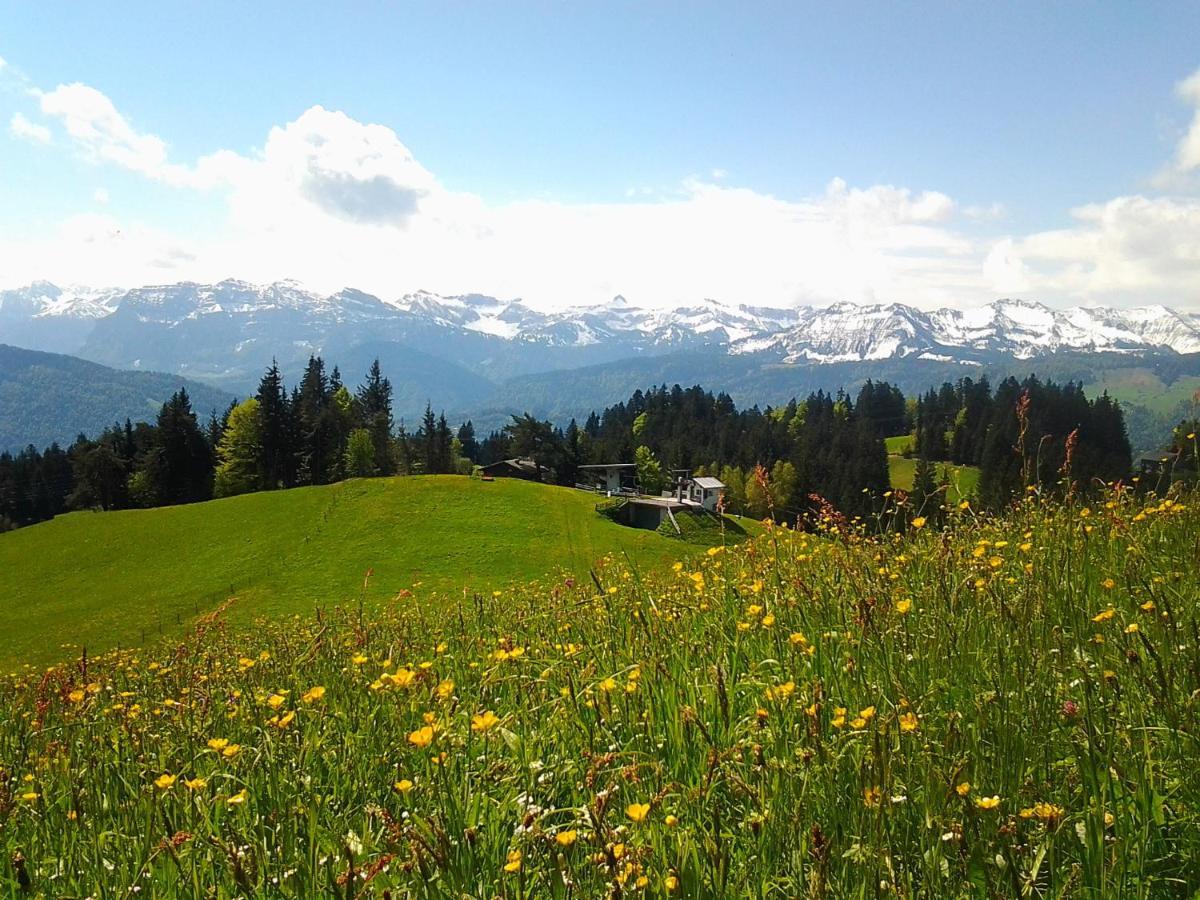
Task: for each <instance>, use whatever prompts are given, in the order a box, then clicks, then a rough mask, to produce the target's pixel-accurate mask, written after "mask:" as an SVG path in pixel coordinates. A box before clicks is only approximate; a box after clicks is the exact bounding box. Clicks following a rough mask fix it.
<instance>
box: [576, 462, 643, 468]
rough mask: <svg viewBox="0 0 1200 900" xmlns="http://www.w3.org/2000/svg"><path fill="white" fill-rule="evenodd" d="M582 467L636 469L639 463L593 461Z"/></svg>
mask: <svg viewBox="0 0 1200 900" xmlns="http://www.w3.org/2000/svg"><path fill="white" fill-rule="evenodd" d="M579 468H581V469H634V468H637V463H592V464H590V465H586V466H580V467H579Z"/></svg>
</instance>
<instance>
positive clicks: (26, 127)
mask: <svg viewBox="0 0 1200 900" xmlns="http://www.w3.org/2000/svg"><path fill="white" fill-rule="evenodd" d="M8 130H9V132H10V133H11V134H12V136H13V137H18V138H23V139H24V140H27V141H33V142H34V143H36V144H48V143H50V129H49V128H47V127H46V126H45V125H38V124H37V123H36V122H31V121H29V119H27V118H26V117H25V116H24V115H22V114H21V113H19V112H18V113H13V117H12V119H10V120H9V123H8Z"/></svg>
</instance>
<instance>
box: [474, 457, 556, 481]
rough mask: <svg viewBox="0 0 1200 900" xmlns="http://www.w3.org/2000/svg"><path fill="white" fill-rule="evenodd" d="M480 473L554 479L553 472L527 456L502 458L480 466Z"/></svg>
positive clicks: (528, 478)
mask: <svg viewBox="0 0 1200 900" xmlns="http://www.w3.org/2000/svg"><path fill="white" fill-rule="evenodd" d="M479 473H480V474H481V475H483V476H485V477H490V478H523V479H524V480H526V481H547V480H553V472H551V471H550V470H549V469H547V468H544V467H539V466H538V464H537V463H536V462H534V461H533V460H532V459H530V458H529V457H527V456H518V457H516V458H514V459H502V460H499V461H497V462H494V463H489V464H488V465H486V466H480V467H479Z"/></svg>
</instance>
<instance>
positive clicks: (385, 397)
mask: <svg viewBox="0 0 1200 900" xmlns="http://www.w3.org/2000/svg"><path fill="white" fill-rule="evenodd" d="M391 407H392V387H391V384H390V383H389V381H388V379H387V378H386V377H384V376H383V374H382V372H381V371H380V367H379V363H378V361H376V362H375V364H374V365H372V367H371V369H370V371H368V372H367V374H366V377H365V379H364V380H363V382H362V383H361V384H360V385H359V386H358V387H357V388H356V389H354V390H351V389H350V388H349V387H347V386H346V385H345V384H343V383H342V379H341V375H340V373H339V372H338V370H337V368H336V367H335V368H334V369H333V370H332V372H328V373H327V372H326V369H325V364H324V362H323V361H322V360H321V359H320V358H319V357H313V358H311V359H310V360H309V363H308V366H307V367H306V369H305V371H304V374H303V377H302V378H301V380H300V383H299V384H298V385H296V386H295V387H294V388H293V389H292V390H291V391H288V390H287V388H286V386H285V384H284V382H283V378H282V376H281V374H280V372H279V369H278V367H277V366H275V365H272V366H271V367H270V368H269V369H268V370H267V371H266V373H265V374H264V375H263V378H262V380H261V382H260V383H259V386H258V390H257V391H256V392H255V394H254V396H253V397H249V398H247V399H245V400H243V401H242V402H240V403H236V404H233V405H231V406H230V408H229V409H227V410H225V411H224V413H223V414H221V415H217V414H215V413H214V414H213V415H212V416H211V417H210V418H209V420H208V421H207V423H204V424H202V423H201V422H200V421H199V420H198V418H197V416H196V414H195V412H194V411H193V410H192V407H191V402H190V399H189V398H188V395H187V393H186V392H185V391H180V392H178V393H177V394H175V395H174V396H172V397H171V399H170V400H168V401H167V402H166V403H165V404H163V407H162V409H161V411H160V412H159V414H158V417H157V419H156V421H155V422H154V423H151V424H147V423H137V424H133V423H130V422H129V421H126V422H125V424H124V425H123V426H120V425H114V426H112V427H110V428H109V429H107V430H105V431H104V432H103V433H102V434H100V435H99V436H97V437H95V438H88V437H85V436H83V435H80V437H79V438H78V439H77V440H76V441H75V442H74V443H73V444H72V445H71V446H70V447H69V448H67V449H66V450H63V449H62V448H60V447H59V446H58V445H57V444H56V445H52V446H51V447H49V448H47V449H46V450H45V451H44V452H42V453H39V452H38V451H37V450H35V449H34V448H33V447H29V448H27V449H26V450H25V451H23V452H21V453H19V454H16V455H15V456H14V455H11V454H2V455H0V528H4V527H15V526H18V525H24V524H28V523H30V522H36V521H40V520H42V519H46V518H49V517H51V516H53V515H55V514H57V513H59V512H62V511H64V510H67V509H84V508H99V509H120V508H124V507H131V506H156V505H162V504H172V503H188V502H193V501H197V500H204V499H208V498H210V497H214V496H216V497H222V496H230V495H233V494H240V493H246V492H249V491H258V490H272V489H276V488H287V487H294V486H298V485H310V484H325V483H329V482H333V481H337V480H340V479H343V478H348V477H365V476H372V475H395V474H400V475H406V474H417V473H431V474H438V473H455V472H457V473H467V472H470V471H471V470H472V467H473V466H474V465H477V464H487V463H490V462H494V461H496V460H500V459H505V458H509V457H514V456H522V457H529V458H532V459H533V460H534V461H535V462H536V463H537V465H538V466H539V467H541V468H542V469H543V470H544V473H545V480H554V481H557V482H559V483H561V484H575V483H576V482H577V481H578V480H579V467H580V466H581V465H586V464H589V463H609V462H631V461H632V462H636V463H637V465H638V472H639V478H640V481H641V483H642V485H643V488H644V489H646V490H648V491H655V490H657V489H659V488H661V487H665V486H667V485H668V484H669V483H670V481H671V473H672V470H676V469H687V470H690V471H693V472H696V473H699V474H703V473H705V472H707V473H709V474H712V475H715V476H716V477H719V478H720V479H721V480H722V481H724V482H725V484H726V486H727V491H726V505H727V507H728V508H729V509H731V510H732V511H735V512H744V513H747V514H750V515H755V516H759V515H763V514H765V513H766V512H767V511H769V510H774V511H776V513H777V514H779V515H781V516H788V517H790V516H792V515H795V514H796V513H797V512H798V511H801V510H803V509H805V508H809V507H810V506H811V505H812V504H813V503H816V502H818V501H817V500H816V498H817V497H820V498H822V499H823V500H825V501H828V502H829V503H831V504H833V505H834V506H835V507H837V508H838V509H839V510H840V511H841V512H842V513H844V514H846V515H850V516H852V515H867V514H869V513H871V512H873V511H874V505H875V503H876V502H877V498H878V497H879V496H880V495H881V494H883V493H884V492H885V491H887V490H888V489H889V487H890V484H889V477H888V460H887V453H886V450H885V447H884V441H883V439H884V438H885V437H888V436H892V435H898V434H906V433H910V430H911V433H912V434H913V435H914V441H913V451H912V452H913V453H914V454H915V455H916V457H917V460H918V462H917V471H916V479H915V485H914V493H915V494H916V498H915V501H916V504H917V505H919V506H920V505H930V504H934V503H940V502H941V501H942V500H943V499H944V496H945V485H944V484H938V483H936V479H935V476H934V473H935V467H936V465H937V464H938V463H945V462H951V463H956V464H960V465H973V466H978V467H979V469H980V471H981V477H980V483H979V499H980V500H981V501H982V502H983V503H984V504H985V505H988V506H993V507H998V506H1000V505H1003V504H1004V503H1006V502H1008V500H1009V499H1010V498H1011V497H1012V496H1013V495H1014V494H1017V493H1019V492H1020V491H1021V490H1022V489H1023V488H1024V486H1025V485H1027V484H1040V485H1043V486H1045V487H1058V486H1062V485H1065V484H1070V485H1073V486H1075V487H1076V488H1079V487H1083V488H1086V487H1087V485H1089V484H1091V483H1093V482H1095V481H1098V480H1104V481H1112V480H1116V479H1119V478H1124V477H1126V476H1127V475H1128V474H1129V472H1130V468H1131V460H1130V449H1129V441H1128V438H1127V437H1126V434H1125V426H1124V420H1123V417H1122V414H1121V410H1120V408H1119V406H1118V405H1117V404H1116V403H1115V402H1114V401H1112V400H1111V399H1110V398H1109V397H1108V396H1107V395H1103V396H1101V397H1098V398H1096V399H1095V400H1089V399H1088V398H1087V397H1085V396H1084V394H1083V391H1082V389H1081V387H1080V386H1079V385H1076V384H1066V385H1061V386H1060V385H1056V384H1054V383H1051V382H1041V381H1039V380H1038V379H1036V378H1029V379H1026V380H1025V381H1023V382H1018V381H1016V380H1015V379H1011V378H1010V379H1006V380H1005V381H1003V382H1001V383H1000V385H999V386H998V387H997V388H996V389H995V391H993V390H992V388H991V386H990V384H989V383H988V381H987V380H986V378H984V379H979V380H978V381H976V380H973V379H970V378H964V379H961V380H960V381H959V382H957V383H956V384H945V385H943V386H942V387H941V388H940V389H938V390H931V391H929V392H927V393H926V394H924V395H922V396H920V397H918V398H914V399H911V400H906V398H905V397H904V395H903V394H902V393H901V392H900V391H899V390H898V389H896V388H895V387H894V386H892V385H889V384H887V383H875V382H867V384H865V385H864V386H863V387H862V388H861V390H860V391H859V392H858V394H857V395H856V396H855V397H853V398H851V397H850V396H849V395H847V394H845V393H844V392H838V393H837V394H828V393H825V392H824V391H818V392H816V393H813V394H810V395H809V396H808V397H807V398H806V399H804V400H803V401H796V400H792V401H791V402H789V403H787V404H785V405H782V406H778V407H766V408H762V409H760V408H759V407H758V406H752V407H750V408H748V409H742V410H739V409H738V408H737V407H736V405H735V404H734V402H733V400H732V398H730V397H729V395H728V394H724V393H719V394H715V395H714V394H713V393H711V392H709V391H705V390H704V389H703V388H701V387H699V386H697V387H692V388H687V389H684V388H681V387H680V386H678V385H676V386H674V387H671V388H668V387H666V386H665V385H664V386H661V387H657V388H652V389H651V390H649V391H645V392H643V391H636V392H635V393H634V394H633V396H632V397H630V398H629V400H628V401H625V402H622V403H617V404H614V405H613V406H610V407H608V408H607V409H605V410H603V411H602V412H600V413H596V412H593V413H591V414H590V415H589V416H588V417H587V419H586V420H585V421H584V423H583V425H582V426H580V425H579V423H578V422H577V421H576V420H574V419H573V420H571V422H570V423H569V424H568V425H567V427H566V428H565V429H564V428H559V427H556V426H555V425H553V424H552V423H550V422H545V421H541V420H539V419H537V418H535V417H533V416H530V415H528V414H525V415H523V416H514V417H513V419H512V422H511V423H510V424H509V425H508V426H506V427H505V428H503V429H500V430H496V431H493V432H492V433H490V434H488V435H487V436H486V437H485V438H484V439H482V440H477V439H476V436H475V431H474V427H473V425H472V423H471V422H470V421H467V422H465V423H463V424H462V425H461V426H460V427H459V428H458V429H457V430H456V431H452V430H451V427H450V425H449V423H448V422H447V420H446V417H445V415H435V414H434V412H433V409H432V407H431V406H429V405H427V406H426V409H425V414H424V416H423V417H422V419H421V422H420V423H419V425H418V427H417V429H416V431H415V432H412V433H411V434H410V433H409V431H408V430H407V429H406V428H405V425H404V422H403V421H401V422H399V423H397V422H395V421H394V420H393V417H392V411H391ZM1194 430H1195V429H1194V427H1193V428H1192V429H1191V431H1190V432H1186V433H1193V432H1194ZM1183 433H1185V432H1182V431H1181V432H1180V434H1183ZM1190 446H1191V452H1192V454H1193V456H1194V455H1195V442H1194V440H1193V441H1192V444H1191V445H1190ZM1184 449H1186V448H1184ZM760 467H761V468H760ZM756 471H757V472H758V473H759V475H758V476H757V477H756V475H755V472H756ZM764 472H765V473H769V477H768V478H763V477H761V476H762V474H763V473H764Z"/></svg>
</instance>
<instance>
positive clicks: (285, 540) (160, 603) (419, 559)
mask: <svg viewBox="0 0 1200 900" xmlns="http://www.w3.org/2000/svg"><path fill="white" fill-rule="evenodd" d="M595 502H596V501H595V498H594V497H593V496H591V495H589V494H585V493H583V492H579V491H573V490H569V489H565V488H556V487H548V486H544V485H539V484H532V483H529V482H523V481H514V480H503V479H502V480H499V481H495V482H482V481H473V480H470V479H467V478H462V477H457V476H433V477H418V478H390V479H369V480H357V481H348V482H343V483H341V484H336V485H327V486H324V487H314V488H298V489H295V490H291V491H280V492H271V493H261V494H249V495H246V496H242V497H234V498H230V499H227V500H214V501H211V502H208V503H199V504H194V505H191V506H176V507H167V508H162V509H150V510H130V511H125V512H112V513H86V512H85V513H72V514H70V515H65V516H60V517H58V518H56V519H53V520H52V521H49V522H45V523H42V524H40V525H35V526H32V527H30V528H25V529H21V530H19V531H15V532H11V533H9V534H2V535H0V572H5V573H7V574H6V577H5V582H6V584H5V588H4V591H3V594H2V595H0V604H2V608H3V611H4V612H5V613H6V618H7V621H8V622H9V627H8V628H7V629H5V630H4V632H3V633H2V634H0V664H8V665H10V666H11V665H12V664H14V663H16V662H18V661H20V662H46V661H49V660H53V659H56V658H60V657H62V656H63V655H64V652H66V651H65V649H64V648H63V647H62V646H61V645H62V644H64V643H66V642H70V643H72V644H76V645H85V646H86V647H87V648H88V650H89V652H95V651H99V650H103V649H107V648H110V647H113V646H116V645H126V646H128V645H137V644H141V643H143V642H145V641H146V640H149V639H152V638H155V637H157V636H158V635H159V634H160V633H178V632H179V631H181V630H182V629H183V628H184V627H185V626H186V625H188V624H189V623H190V622H191V621H193V620H194V619H195V618H196V616H198V615H199V614H201V613H206V612H208V611H210V610H212V609H214V608H215V607H217V606H218V605H219V604H221V603H222V602H223V601H225V600H226V599H227V598H228V597H237V600H236V601H235V602H234V603H233V604H232V606H231V607H230V610H229V616H230V618H231V619H232V620H233V621H234V622H245V621H249V620H251V619H252V618H253V617H254V616H257V615H264V614H268V615H283V614H290V613H294V612H302V613H309V612H311V611H312V609H313V607H314V606H315V605H317V604H324V605H332V604H336V603H343V602H346V601H356V600H357V598H358V596H359V594H360V592H361V593H363V596H364V597H365V599H366V600H367V602H368V603H369V604H371V605H376V604H379V603H381V602H382V601H385V600H388V599H391V598H393V597H395V596H396V595H397V594H398V593H399V592H400V591H401V590H412V591H414V593H415V594H416V596H417V598H418V600H417V601H415V602H427V600H428V598H429V597H430V595H431V594H434V593H441V594H450V595H453V596H455V597H462V596H463V593H464V592H472V591H485V590H486V591H490V590H492V589H496V588H500V587H503V586H506V585H509V584H512V583H515V582H519V581H520V582H523V581H528V580H530V579H532V578H536V577H540V576H542V575H545V574H548V573H551V572H553V571H555V570H557V569H567V570H570V571H572V572H574V573H576V574H578V575H586V574H587V572H588V569H589V567H590V566H592V564H593V563H594V562H595V560H596V559H597V558H598V557H600V556H602V555H604V554H607V553H616V554H619V555H621V556H623V557H627V558H628V560H629V561H630V563H631V564H633V565H635V566H638V567H650V568H653V567H658V566H661V565H662V564H663V563H664V561H666V560H673V559H676V558H678V557H679V556H681V555H685V554H687V552H688V550H689V547H690V548H695V547H698V546H705V547H707V546H708V545H709V543H710V542H712V541H717V542H719V541H720V538H721V536H720V534H719V533H717V534H711V533H707V532H703V533H699V534H697V535H696V537H695V539H694V540H693V541H691V542H690V543H689V542H682V541H680V540H679V539H673V538H669V537H664V536H661V535H658V534H655V533H653V532H649V531H639V530H635V529H631V528H625V527H623V526H620V525H616V524H614V523H612V522H610V521H608V520H607V519H604V518H603V517H601V516H598V515H596V513H595V511H594V507H595ZM368 570H372V571H373V574H372V576H371V577H370V579H369V580H367V582H366V588H365V592H364V589H363V584H364V575H365V573H366V572H367V571H368ZM410 602H412V601H410Z"/></svg>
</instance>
